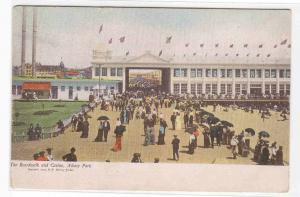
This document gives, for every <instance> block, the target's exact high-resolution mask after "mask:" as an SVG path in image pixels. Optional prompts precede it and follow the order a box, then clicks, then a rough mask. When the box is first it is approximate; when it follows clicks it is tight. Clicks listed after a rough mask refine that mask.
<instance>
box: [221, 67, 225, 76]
mask: <svg viewBox="0 0 300 197" xmlns="http://www.w3.org/2000/svg"><path fill="white" fill-rule="evenodd" d="M225 75H226V70H225V69H221V78H225Z"/></svg>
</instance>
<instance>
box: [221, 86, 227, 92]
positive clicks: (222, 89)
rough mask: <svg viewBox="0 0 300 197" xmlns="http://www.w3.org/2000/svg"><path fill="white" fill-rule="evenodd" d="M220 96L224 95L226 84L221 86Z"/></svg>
mask: <svg viewBox="0 0 300 197" xmlns="http://www.w3.org/2000/svg"><path fill="white" fill-rule="evenodd" d="M221 94H226V84H221Z"/></svg>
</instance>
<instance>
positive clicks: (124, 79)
mask: <svg viewBox="0 0 300 197" xmlns="http://www.w3.org/2000/svg"><path fill="white" fill-rule="evenodd" d="M122 72H123V73H122V78H123V79H122V85H123V88H122V92H125V90H126V84H125V83H126V67H125V66H123V70H122Z"/></svg>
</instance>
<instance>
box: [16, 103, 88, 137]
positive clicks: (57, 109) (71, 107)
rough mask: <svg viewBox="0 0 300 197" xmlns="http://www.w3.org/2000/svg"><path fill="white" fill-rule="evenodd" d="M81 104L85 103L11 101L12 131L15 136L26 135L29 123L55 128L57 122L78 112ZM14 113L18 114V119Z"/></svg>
mask: <svg viewBox="0 0 300 197" xmlns="http://www.w3.org/2000/svg"><path fill="white" fill-rule="evenodd" d="M83 104H86V102H63V101H61V102H51V101H38V102H36V103H34V102H32V101H29V102H25V101H13V106H12V131H13V132H14V133H15V134H21V133H23V132H25V133H27V129H28V127H29V125H30V123H33V124H34V125H36V123H39V124H40V126H41V127H43V128H44V127H46V128H49V127H52V126H55V124H56V122H57V121H58V120H60V119H61V120H63V119H65V118H68V117H70V115H71V114H72V113H74V112H77V111H79V110H80V109H81V106H82V105H83ZM43 105H44V109H43ZM16 113H19V116H18V117H16ZM41 113H42V115H41ZM15 123H16V124H17V125H15Z"/></svg>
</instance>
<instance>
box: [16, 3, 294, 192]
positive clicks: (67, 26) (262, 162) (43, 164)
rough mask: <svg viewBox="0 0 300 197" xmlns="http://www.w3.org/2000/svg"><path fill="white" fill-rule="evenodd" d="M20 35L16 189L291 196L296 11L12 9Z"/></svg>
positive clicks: (30, 7) (117, 8)
mask: <svg viewBox="0 0 300 197" xmlns="http://www.w3.org/2000/svg"><path fill="white" fill-rule="evenodd" d="M12 26H13V31H12V33H13V36H12V38H13V40H12V45H13V56H12V74H13V76H12V92H11V94H12V96H11V98H12V114H11V116H12V122H11V128H12V130H11V140H12V145H11V186H12V187H13V188H26V189H62V190H139V191H141V190H145V191H191V192H205V191H209V192H214V191H216V192H220V191H223V192H235V191H245V192H287V191H288V187H289V183H288V178H289V136H290V121H289V120H290V116H289V114H290V105H289V95H290V85H291V83H290V77H291V69H290V64H291V58H290V56H291V44H292V41H291V11H290V10H288V9H245V8H244V9H228V8H227V9H221V8H218V9H217V8H205V9H204V8H193V9H192V8H149V7H136V8H133V7H132V8H131V7H126V8H125V7H59V6H15V7H14V8H13V23H12ZM215 176H216V177H219V178H215ZM228 178H229V179H228ZM228 180H231V181H228ZM216 182H217V183H216ZM183 183H185V184H183ZM212 185H213V186H214V187H212Z"/></svg>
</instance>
